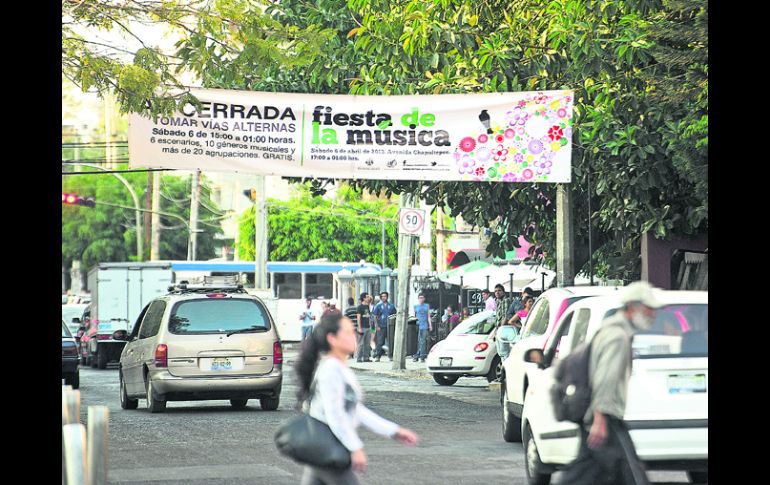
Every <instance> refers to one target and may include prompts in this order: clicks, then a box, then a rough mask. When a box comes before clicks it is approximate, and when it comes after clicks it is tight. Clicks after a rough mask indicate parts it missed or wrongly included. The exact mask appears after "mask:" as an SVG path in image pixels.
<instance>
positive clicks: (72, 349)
mask: <svg viewBox="0 0 770 485" xmlns="http://www.w3.org/2000/svg"><path fill="white" fill-rule="evenodd" d="M61 377H62V379H64V384H66V385H69V386H72V388H73V389H78V388H79V387H80V369H79V367H78V345H77V343H76V342H75V338H74V337H73V336H72V333H71V332H70V329H69V328H68V327H67V325H66V324H65V323H64V320H62V322H61Z"/></svg>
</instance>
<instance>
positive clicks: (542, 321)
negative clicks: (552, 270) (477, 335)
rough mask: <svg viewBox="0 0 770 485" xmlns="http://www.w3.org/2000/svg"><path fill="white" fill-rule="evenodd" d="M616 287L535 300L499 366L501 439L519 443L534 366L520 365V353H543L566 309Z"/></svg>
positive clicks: (555, 291) (576, 289) (558, 291)
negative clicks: (530, 349)
mask: <svg viewBox="0 0 770 485" xmlns="http://www.w3.org/2000/svg"><path fill="white" fill-rule="evenodd" d="M617 290H618V287H617V286H573V287H565V288H552V289H550V290H547V291H546V292H544V293H543V294H542V295H540V296H539V297H538V299H537V300H536V301H535V304H534V305H533V306H532V308H531V309H530V312H529V315H528V316H527V319H526V320H525V321H524V325H523V326H522V329H521V340H519V341H518V342H516V344H514V345H513V346H512V347H511V351H510V353H509V354H508V358H506V359H505V361H504V362H503V370H502V376H501V381H502V382H501V386H500V403H501V404H502V415H503V439H504V440H505V441H508V442H519V441H521V410H522V409H523V408H524V396H525V394H526V392H527V386H528V385H529V371H530V369H534V368H535V365H534V364H528V363H526V362H524V350H525V349H529V348H534V347H539V348H541V349H544V348H545V346H546V344H547V343H548V340H549V338H550V336H551V335H552V334H553V331H554V329H555V328H556V322H557V321H558V320H559V317H561V316H562V315H563V314H564V312H565V311H566V310H567V308H569V307H570V305H572V304H573V303H575V302H577V301H580V300H582V299H583V298H587V297H589V296H597V295H611V294H613V293H615V292H617Z"/></svg>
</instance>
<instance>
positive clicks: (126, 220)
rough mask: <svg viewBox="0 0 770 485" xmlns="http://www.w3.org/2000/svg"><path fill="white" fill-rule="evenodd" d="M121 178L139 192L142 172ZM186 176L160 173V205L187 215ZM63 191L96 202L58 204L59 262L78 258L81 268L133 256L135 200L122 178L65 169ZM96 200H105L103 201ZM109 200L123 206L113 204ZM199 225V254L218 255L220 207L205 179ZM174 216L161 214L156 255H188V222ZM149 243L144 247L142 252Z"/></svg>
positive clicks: (143, 180)
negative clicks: (70, 172)
mask: <svg viewBox="0 0 770 485" xmlns="http://www.w3.org/2000/svg"><path fill="white" fill-rule="evenodd" d="M123 176H124V178H126V180H127V181H128V182H129V183H130V184H131V186H132V187H133V188H134V190H135V191H136V193H137V196H139V197H142V195H143V192H144V190H145V189H146V175H144V174H140V173H126V174H124V175H123ZM190 185H191V181H190V177H186V178H183V177H177V176H169V175H167V176H164V177H163V178H162V179H161V195H162V198H161V211H162V212H167V213H172V214H177V215H179V216H181V217H183V218H184V219H185V220H189V213H190V204H189V198H190V195H189V194H190V188H191V187H190ZM62 191H63V192H65V193H74V194H77V195H80V196H83V197H87V196H90V197H95V199H96V207H94V208H88V207H82V206H69V205H62V265H63V266H65V267H68V266H69V265H70V264H71V263H72V261H73V260H81V261H82V264H83V267H84V268H90V267H91V266H93V265H95V264H97V263H100V262H111V261H136V231H135V227H136V226H135V219H134V210H133V207H134V202H133V199H132V198H131V196H130V195H129V193H128V191H127V190H126V188H125V187H124V186H123V184H122V183H121V182H120V181H119V180H117V179H116V178H115V177H113V176H112V175H109V174H86V175H75V174H73V175H67V176H65V177H63V180H62ZM100 202H108V203H110V204H112V205H106V204H104V203H100ZM113 205H119V206H124V207H125V208H122V207H114V206H113ZM199 214H200V219H201V222H202V224H201V228H202V229H203V232H202V233H200V234H198V250H197V256H198V259H210V258H213V257H214V256H215V255H216V252H215V250H216V246H217V243H216V239H215V238H216V235H217V234H221V233H222V229H221V227H220V225H219V224H217V223H216V221H217V220H218V218H219V216H220V215H221V212H220V211H219V209H218V208H217V207H216V205H215V204H214V203H213V202H212V201H211V199H210V189H209V188H208V187H207V185H205V184H203V185H202V189H201V208H200V213H199ZM180 222H181V221H180V220H179V219H177V218H173V217H164V216H161V226H162V227H163V228H164V237H163V238H161V247H160V259H172V260H174V259H181V260H184V259H187V238H188V234H189V232H188V230H187V225H186V224H180ZM148 255H149V248H145V255H144V256H145V258H146V257H147V256H148Z"/></svg>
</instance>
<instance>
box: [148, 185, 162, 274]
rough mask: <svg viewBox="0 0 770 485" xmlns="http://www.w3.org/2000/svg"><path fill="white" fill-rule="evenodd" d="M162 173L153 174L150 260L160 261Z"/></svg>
mask: <svg viewBox="0 0 770 485" xmlns="http://www.w3.org/2000/svg"><path fill="white" fill-rule="evenodd" d="M159 211H160V172H152V227H151V231H152V237H151V238H150V240H151V241H150V260H151V261H157V260H159V259H160V214H159V213H158V212H159Z"/></svg>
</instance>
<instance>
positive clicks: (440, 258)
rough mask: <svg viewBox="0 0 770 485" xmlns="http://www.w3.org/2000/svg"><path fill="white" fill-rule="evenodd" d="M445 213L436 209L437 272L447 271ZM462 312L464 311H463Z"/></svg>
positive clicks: (438, 207) (439, 207) (439, 208)
mask: <svg viewBox="0 0 770 485" xmlns="http://www.w3.org/2000/svg"><path fill="white" fill-rule="evenodd" d="M444 254H445V252H444V211H443V210H442V209H441V206H440V205H439V206H437V207H436V272H437V273H443V272H444V271H446V257H445V256H444ZM461 310H462V309H461Z"/></svg>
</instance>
